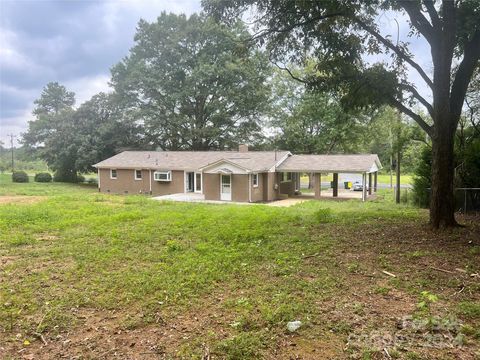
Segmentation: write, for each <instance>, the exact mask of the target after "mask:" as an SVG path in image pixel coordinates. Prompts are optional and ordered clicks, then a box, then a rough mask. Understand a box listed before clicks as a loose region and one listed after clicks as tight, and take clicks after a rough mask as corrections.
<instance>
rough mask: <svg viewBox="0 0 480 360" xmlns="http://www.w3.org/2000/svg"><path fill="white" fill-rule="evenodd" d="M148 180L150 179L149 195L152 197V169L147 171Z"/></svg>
mask: <svg viewBox="0 0 480 360" xmlns="http://www.w3.org/2000/svg"><path fill="white" fill-rule="evenodd" d="M148 178H149V179H150V195H152V169H148Z"/></svg>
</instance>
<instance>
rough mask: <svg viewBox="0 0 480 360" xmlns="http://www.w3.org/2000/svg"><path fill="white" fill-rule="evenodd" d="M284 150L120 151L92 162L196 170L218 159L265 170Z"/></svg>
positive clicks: (130, 166)
mask: <svg viewBox="0 0 480 360" xmlns="http://www.w3.org/2000/svg"><path fill="white" fill-rule="evenodd" d="M287 154H288V151H277V152H275V151H248V152H238V151H124V152H122V153H120V154H117V155H115V156H112V157H111V158H108V159H106V160H103V161H100V162H99V163H98V164H95V165H93V166H94V167H97V168H118V169H152V170H153V169H158V170H197V169H199V168H202V167H205V166H207V165H210V164H212V163H214V162H217V161H219V160H222V159H226V160H229V161H231V162H232V163H234V164H237V165H239V166H241V167H243V168H245V169H248V170H250V171H267V170H268V169H270V168H272V167H273V166H274V165H275V164H276V163H277V162H278V161H279V160H280V159H281V158H282V157H284V156H286V155H287Z"/></svg>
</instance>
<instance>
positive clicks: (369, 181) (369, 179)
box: [368, 173, 372, 195]
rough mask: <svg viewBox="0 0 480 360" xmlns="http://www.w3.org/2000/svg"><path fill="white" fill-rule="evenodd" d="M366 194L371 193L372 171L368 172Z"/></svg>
mask: <svg viewBox="0 0 480 360" xmlns="http://www.w3.org/2000/svg"><path fill="white" fill-rule="evenodd" d="M368 195H372V173H368Z"/></svg>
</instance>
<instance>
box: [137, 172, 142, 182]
mask: <svg viewBox="0 0 480 360" xmlns="http://www.w3.org/2000/svg"><path fill="white" fill-rule="evenodd" d="M135 180H142V170H135Z"/></svg>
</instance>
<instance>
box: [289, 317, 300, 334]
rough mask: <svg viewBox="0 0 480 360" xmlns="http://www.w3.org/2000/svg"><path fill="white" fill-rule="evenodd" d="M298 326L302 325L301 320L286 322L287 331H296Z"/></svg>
mask: <svg viewBox="0 0 480 360" xmlns="http://www.w3.org/2000/svg"><path fill="white" fill-rule="evenodd" d="M300 326H302V322H301V321H298V320H295V321H289V322H288V323H287V329H288V331H290V332H294V331H297V330H298V329H299V328H300Z"/></svg>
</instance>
